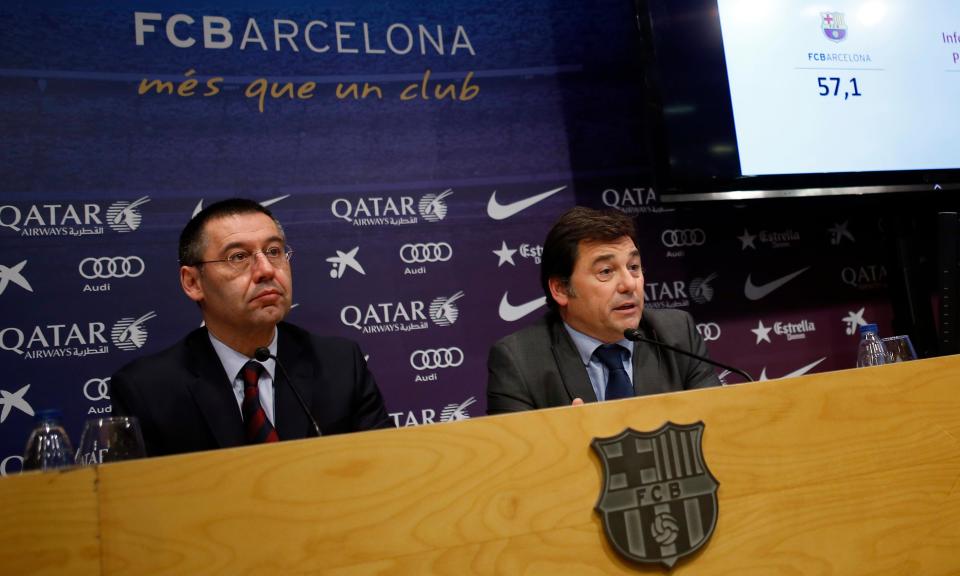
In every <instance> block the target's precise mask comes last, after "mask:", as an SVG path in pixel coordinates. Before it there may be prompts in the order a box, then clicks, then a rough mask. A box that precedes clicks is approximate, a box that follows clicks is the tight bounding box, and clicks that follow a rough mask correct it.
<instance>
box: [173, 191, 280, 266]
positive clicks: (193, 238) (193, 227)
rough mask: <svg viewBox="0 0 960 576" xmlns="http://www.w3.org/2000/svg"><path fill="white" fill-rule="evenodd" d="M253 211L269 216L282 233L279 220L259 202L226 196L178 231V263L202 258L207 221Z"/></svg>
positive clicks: (194, 262)
mask: <svg viewBox="0 0 960 576" xmlns="http://www.w3.org/2000/svg"><path fill="white" fill-rule="evenodd" d="M255 213H260V214H266V215H267V216H269V217H270V218H271V219H272V220H273V221H274V222H275V223H276V225H277V229H278V230H280V234H281V235H283V227H282V226H280V222H278V221H277V219H276V217H274V215H273V213H272V212H270V211H269V210H267V209H266V208H264V207H263V206H262V205H261V204H260V203H259V202H256V201H254V200H250V199H247V198H228V199H226V200H221V201H219V202H214V203H213V204H211V205H209V206H207V207H206V208H204V209H203V210H201V211H200V213H198V214H197V215H196V216H194V217H193V218H191V219H190V221H189V222H187V225H186V226H184V227H183V231H182V232H181V233H180V247H179V258H180V265H181V266H194V265H196V263H197V262H200V261H201V260H203V252H204V248H205V247H206V240H207V239H206V238H204V236H203V229H204V227H205V226H206V225H207V222H209V221H211V220H216V219H217V218H225V217H227V216H238V215H240V214H255Z"/></svg>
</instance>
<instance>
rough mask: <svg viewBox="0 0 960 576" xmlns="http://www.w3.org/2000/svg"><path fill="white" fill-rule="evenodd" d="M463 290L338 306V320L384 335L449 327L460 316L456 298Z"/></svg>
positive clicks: (461, 296) (359, 328)
mask: <svg viewBox="0 0 960 576" xmlns="http://www.w3.org/2000/svg"><path fill="white" fill-rule="evenodd" d="M461 298H463V290H460V291H458V292H455V293H454V294H452V295H450V296H438V297H436V298H434V299H433V300H431V301H430V302H429V303H427V302H425V301H423V300H408V301H405V302H398V301H394V302H376V303H373V304H363V305H354V304H349V305H347V306H344V307H343V308H341V309H340V322H342V323H343V325H344V326H350V327H351V328H356V329H357V330H359V331H360V332H362V333H363V334H386V333H393V332H412V331H415V330H426V329H427V328H429V327H430V326H431V324H433V325H435V326H442V327H446V326H452V325H454V324H456V322H457V320H458V319H459V318H460V308H459V300H460V299H461Z"/></svg>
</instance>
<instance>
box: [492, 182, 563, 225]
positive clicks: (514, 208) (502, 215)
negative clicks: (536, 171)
mask: <svg viewBox="0 0 960 576" xmlns="http://www.w3.org/2000/svg"><path fill="white" fill-rule="evenodd" d="M564 188H566V186H561V187H559V188H554V189H553V190H547V191H546V192H541V193H540V194H537V195H535V196H530V197H529V198H524V199H523V200H517V201H516V202H511V203H509V204H501V203H499V202H497V192H496V190H494V192H493V194H491V195H490V200H489V201H488V202H487V215H488V216H490V217H491V218H493V219H494V220H506V219H507V218H509V217H511V216H513V215H514V214H517V213H519V212H521V211H523V210H526V209H527V208H529V207H531V206H533V205H534V204H536V203H537V202H540V201H541V200H546V199H547V198H549V197H551V196H553V195H554V194H556V193H557V192H559V191H561V190H563V189H564Z"/></svg>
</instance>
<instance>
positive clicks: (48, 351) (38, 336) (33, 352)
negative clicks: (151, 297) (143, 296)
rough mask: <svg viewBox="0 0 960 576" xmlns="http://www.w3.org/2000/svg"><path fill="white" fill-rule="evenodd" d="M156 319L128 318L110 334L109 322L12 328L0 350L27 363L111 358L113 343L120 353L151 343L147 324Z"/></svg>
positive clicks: (1, 335) (4, 332) (2, 335)
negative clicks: (88, 357)
mask: <svg viewBox="0 0 960 576" xmlns="http://www.w3.org/2000/svg"><path fill="white" fill-rule="evenodd" d="M155 317H156V313H154V312H153V311H150V312H147V313H146V314H143V315H141V316H139V317H124V318H121V319H119V320H117V321H116V322H114V323H113V324H112V325H111V327H110V329H109V332H108V330H107V324H106V323H105V322H70V323H62V324H44V325H34V326H32V327H28V328H20V327H17V326H8V327H5V328H3V329H0V350H4V351H7V352H12V353H14V354H16V355H17V356H19V357H20V358H23V359H25V360H45V359H50V358H84V357H86V356H92V355H96V354H109V353H110V344H111V343H113V345H114V346H115V347H116V348H118V349H120V350H125V351H132V350H139V349H140V348H142V347H143V346H144V345H145V344H146V343H147V336H148V334H147V327H146V323H147V322H148V321H149V320H152V319H153V318H155Z"/></svg>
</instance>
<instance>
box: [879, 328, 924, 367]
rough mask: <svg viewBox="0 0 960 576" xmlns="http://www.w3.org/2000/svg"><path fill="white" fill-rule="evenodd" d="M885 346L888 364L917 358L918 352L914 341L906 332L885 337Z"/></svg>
mask: <svg viewBox="0 0 960 576" xmlns="http://www.w3.org/2000/svg"><path fill="white" fill-rule="evenodd" d="M883 346H884V347H885V348H886V349H887V363H888V364H890V363H893V362H906V361H907V360H916V359H917V353H916V352H915V351H914V349H913V343H912V342H910V337H909V336H907V335H905V334H904V335H901V336H890V337H888V338H884V339H883Z"/></svg>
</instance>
